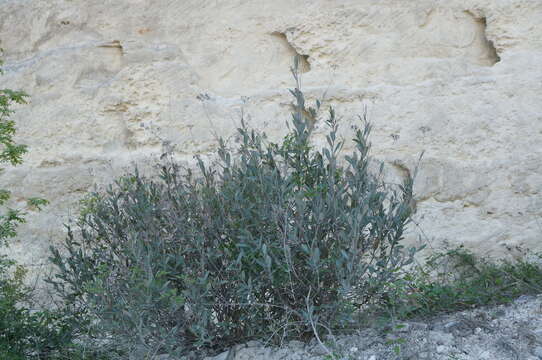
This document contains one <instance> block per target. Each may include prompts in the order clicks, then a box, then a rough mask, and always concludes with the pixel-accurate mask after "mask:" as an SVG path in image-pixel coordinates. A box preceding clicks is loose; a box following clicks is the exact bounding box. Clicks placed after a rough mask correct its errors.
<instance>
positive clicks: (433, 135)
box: [0, 0, 542, 265]
mask: <svg viewBox="0 0 542 360" xmlns="http://www.w3.org/2000/svg"><path fill="white" fill-rule="evenodd" d="M540 20H542V1H540V0H426V1H425V0H411V1H406V0H379V1H374V0H355V1H354V0H341V1H337V0H310V1H309V0H297V1H291V0H290V1H286V0H273V1H268V0H182V1H180V0H115V1H98V0H0V41H1V43H0V46H1V47H2V48H4V49H5V51H6V53H5V56H4V59H5V60H6V64H5V67H4V69H5V71H6V73H5V75H4V76H2V77H0V81H1V82H2V84H1V87H9V88H21V89H24V90H26V91H27V92H28V93H29V94H30V95H31V103H30V105H27V106H22V107H20V108H19V109H17V113H16V115H15V119H16V121H17V123H18V124H19V133H18V139H19V141H20V142H22V143H26V144H28V145H29V147H30V152H29V153H28V155H27V156H26V157H25V163H24V164H23V165H22V166H19V167H16V168H9V169H7V171H6V172H4V173H3V174H2V175H1V177H0V181H1V187H5V188H9V189H12V190H13V196H14V205H22V204H23V202H22V199H23V198H24V197H28V196H42V197H45V198H47V199H49V200H50V201H51V205H50V206H49V207H48V208H47V209H46V210H45V211H44V212H42V213H39V214H38V213H34V212H30V216H29V218H28V220H29V222H28V224H27V225H25V226H23V227H21V229H20V232H19V237H18V239H16V241H15V242H14V243H13V245H12V247H11V249H10V252H11V255H13V256H15V257H16V258H17V259H18V260H20V261H22V262H23V263H26V264H27V265H39V264H40V263H42V262H43V260H44V258H45V256H46V255H45V254H46V250H47V247H48V245H49V244H50V243H51V242H55V241H58V239H61V238H62V237H63V236H64V235H63V228H62V223H64V222H66V221H67V220H68V219H69V217H70V216H73V215H74V214H76V212H77V201H78V199H80V198H81V196H82V195H83V194H85V192H86V191H88V190H89V189H92V187H93V186H94V185H95V184H105V183H108V182H109V181H111V180H112V179H113V178H114V177H115V176H117V175H118V174H120V173H122V172H123V171H125V170H126V169H129V168H130V167H131V166H132V164H133V163H138V164H140V166H143V167H145V166H151V164H152V163H153V161H154V160H155V159H156V157H157V156H159V155H160V154H162V153H163V152H164V151H165V149H166V148H171V147H172V146H174V147H175V150H174V151H175V155H176V156H177V157H178V158H179V159H180V160H182V161H188V162H189V161H191V159H192V156H193V155H194V154H203V155H205V154H207V153H209V152H211V151H212V150H213V149H214V148H215V144H216V141H215V138H216V135H221V136H225V137H228V136H229V135H231V134H233V133H234V129H235V128H236V126H237V125H238V124H239V119H240V117H241V113H244V116H245V117H247V119H248V122H249V124H250V125H251V126H253V127H255V128H259V129H262V130H265V131H266V132H267V133H268V134H270V135H271V136H272V137H275V138H278V137H279V136H281V135H283V134H284V132H285V126H284V124H285V121H286V120H287V119H288V112H289V111H290V110H291V98H290V95H289V94H288V92H287V88H288V87H291V86H292V84H293V82H292V79H291V75H290V73H289V66H290V65H291V62H292V57H293V55H295V54H299V55H302V56H303V64H302V65H303V71H304V73H303V88H304V90H305V92H306V94H307V95H308V97H309V98H311V99H316V98H320V97H322V96H323V97H324V98H325V103H326V104H329V105H333V106H335V107H336V110H337V112H338V114H339V115H340V116H341V117H342V122H343V127H342V129H343V135H344V136H346V137H348V136H349V135H350V133H349V131H350V125H352V124H354V123H357V122H358V121H359V120H358V118H357V115H359V114H362V113H363V112H364V109H367V112H368V116H369V119H370V120H371V122H372V123H373V125H374V131H373V135H372V143H373V150H374V151H373V154H374V155H375V157H376V158H378V159H380V160H383V161H385V162H386V163H387V164H388V165H389V167H390V169H392V170H393V171H392V173H394V174H395V175H394V176H397V177H399V176H401V174H404V172H405V171H412V169H413V168H414V166H415V164H416V161H417V159H418V157H419V155H420V153H421V152H422V151H425V155H424V158H423V161H422V163H421V167H420V172H419V174H418V178H417V186H416V192H417V214H416V222H417V223H418V224H419V227H412V232H411V234H410V236H411V237H414V236H415V235H416V234H420V233H422V231H423V234H424V237H425V238H426V239H427V240H429V242H430V246H432V247H434V248H438V247H439V246H441V245H442V244H443V243H444V242H446V241H448V242H450V243H451V244H465V245H466V246H468V247H470V248H471V249H474V250H476V251H478V252H479V253H481V254H489V255H495V256H509V255H513V256H517V255H520V254H521V251H527V252H531V253H532V252H534V251H539V250H542V242H541V239H542V216H541V215H542V194H541V193H540V190H541V187H542V157H541V155H542V143H541V140H542V26H540ZM322 130H323V126H322V124H321V121H320V122H317V123H316V132H315V134H314V141H315V142H316V143H318V142H319V141H321V140H322V136H321V134H322ZM145 164H146V165H145ZM392 175H393V174H392ZM522 249H523V250H522Z"/></svg>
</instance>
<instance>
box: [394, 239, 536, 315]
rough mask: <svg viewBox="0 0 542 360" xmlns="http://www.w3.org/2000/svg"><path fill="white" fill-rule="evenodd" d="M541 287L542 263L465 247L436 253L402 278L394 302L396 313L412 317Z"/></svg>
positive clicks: (501, 301) (511, 297) (500, 301)
mask: <svg viewBox="0 0 542 360" xmlns="http://www.w3.org/2000/svg"><path fill="white" fill-rule="evenodd" d="M541 292H542V266H540V265H538V264H536V263H533V262H527V261H524V260H519V261H515V262H510V261H500V262H490V261H488V260H486V259H482V258H479V257H477V256H475V255H474V254H473V253H472V252H470V251H468V250H466V249H465V248H463V247H459V248H457V249H453V250H449V251H446V252H443V253H437V254H434V255H431V256H430V257H429V258H428V259H427V263H426V264H425V266H423V267H420V268H419V269H418V270H417V272H415V273H413V274H411V275H410V276H409V277H406V278H404V279H403V281H402V282H398V283H396V284H395V289H394V292H393V294H392V295H390V296H389V299H390V301H389V302H388V305H389V309H390V310H393V312H394V313H395V315H396V316H398V317H400V318H408V317H413V316H430V315H434V314H437V313H441V312H453V311H460V310H465V309H470V308H473V307H477V306H483V305H497V304H506V303H509V302H511V301H513V300H514V299H516V298H517V297H519V296H521V295H525V294H537V293H541Z"/></svg>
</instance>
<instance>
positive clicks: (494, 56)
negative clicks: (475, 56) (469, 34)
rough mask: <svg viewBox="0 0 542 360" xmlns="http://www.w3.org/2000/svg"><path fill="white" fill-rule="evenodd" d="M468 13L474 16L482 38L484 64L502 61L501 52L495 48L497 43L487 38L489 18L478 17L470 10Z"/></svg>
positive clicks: (481, 59) (491, 64)
mask: <svg viewBox="0 0 542 360" xmlns="http://www.w3.org/2000/svg"><path fill="white" fill-rule="evenodd" d="M466 13H467V14H469V15H470V16H472V17H473V18H474V20H475V22H476V24H477V26H478V29H479V34H480V37H481V38H482V39H481V46H482V49H480V50H481V51H480V53H481V56H480V61H481V63H482V64H483V65H486V66H493V65H495V64H496V63H498V62H499V61H501V58H500V57H499V54H498V53H497V49H496V48H495V45H494V44H493V41H491V40H489V39H488V38H487V20H486V18H485V17H477V16H475V15H474V14H473V13H471V12H470V11H466Z"/></svg>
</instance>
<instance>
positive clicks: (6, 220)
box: [0, 50, 47, 245]
mask: <svg viewBox="0 0 542 360" xmlns="http://www.w3.org/2000/svg"><path fill="white" fill-rule="evenodd" d="M0 51H1V50H0ZM2 64H3V62H2V60H0V66H1V65H2ZM0 74H3V71H2V69H1V68H0ZM27 98H28V94H26V93H25V92H24V91H15V90H11V89H0V163H8V164H11V165H19V164H21V163H22V162H23V155H24V154H25V153H26V152H27V147H26V145H22V144H17V143H15V140H14V139H13V137H14V136H15V132H16V128H15V121H13V120H12V119H11V118H10V116H11V114H12V113H13V109H12V106H13V105H15V104H26V99H27ZM3 170H4V169H2V168H0V172H1V171H3ZM9 198H10V192H9V191H8V190H6V189H0V206H5V204H6V202H7V201H8V200H9ZM46 203H47V201H46V200H44V199H40V198H29V199H28V204H29V206H33V207H37V208H38V209H39V208H40V207H41V206H43V205H45V204H46ZM23 222H24V212H23V211H21V210H16V209H12V208H9V207H8V208H7V209H6V210H5V211H4V212H3V213H2V214H0V245H5V244H6V243H7V239H8V238H11V237H14V236H15V235H16V232H15V228H16V226H17V225H18V224H20V223H23Z"/></svg>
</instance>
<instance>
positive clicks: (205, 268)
mask: <svg viewBox="0 0 542 360" xmlns="http://www.w3.org/2000/svg"><path fill="white" fill-rule="evenodd" d="M293 74H294V77H295V79H296V80H297V85H298V86H297V87H296V88H295V89H294V90H291V94H292V95H293V97H294V99H295V112H294V113H293V114H292V121H291V122H290V124H289V133H288V134H287V135H286V137H285V138H284V140H283V141H282V142H280V143H273V142H269V141H268V140H267V137H266V136H265V134H263V133H260V132H257V131H255V130H251V129H249V128H248V126H247V125H246V123H245V122H244V121H242V124H241V128H240V129H238V139H239V145H238V146H236V147H234V148H230V147H229V145H228V144H226V142H224V141H223V140H220V143H219V149H218V152H217V160H216V161H215V162H214V163H212V164H211V165H207V164H205V163H204V162H203V161H202V160H201V159H198V169H197V171H191V170H189V169H183V168H181V167H180V166H178V165H177V164H175V163H174V162H166V163H165V164H163V165H162V166H161V169H160V173H159V176H158V178H154V179H150V178H146V177H144V176H142V175H140V174H139V173H138V172H137V171H135V172H134V173H132V174H130V175H128V176H125V177H123V178H121V179H119V180H118V181H117V182H116V183H115V184H114V185H113V186H111V187H109V189H108V190H107V191H106V192H105V193H95V194H92V195H91V196H89V197H87V198H86V199H85V200H84V203H85V204H86V207H85V208H84V209H83V211H82V216H81V218H80V220H79V221H78V223H77V224H76V226H75V227H73V226H71V227H69V228H68V229H69V235H68V237H67V238H66V240H65V241H64V249H58V248H52V257H51V260H52V262H53V263H54V264H55V265H56V266H57V268H58V274H57V276H56V278H54V279H51V280H50V281H51V283H52V284H53V286H54V287H55V288H56V290H57V291H58V294H59V295H61V296H62V297H63V299H65V300H66V302H67V303H68V304H69V305H70V306H72V307H73V309H75V310H74V311H76V312H77V313H78V314H82V315H85V316H88V319H94V320H95V321H94V322H93V323H92V324H93V325H94V326H95V327H94V328H93V334H96V335H99V336H98V337H97V338H96V341H97V343H99V344H101V346H102V347H104V346H105V347H107V346H110V348H115V349H118V350H120V351H123V352H129V353H131V354H133V355H134V356H135V357H137V358H140V359H145V358H151V357H152V356H154V355H155V354H158V353H169V354H171V355H180V354H183V355H185V354H188V353H190V352H193V351H207V352H215V351H220V350H221V349H224V348H227V347H229V346H231V345H234V344H237V343H239V342H244V341H248V340H251V339H263V340H266V341H272V342H275V343H280V342H281V341H283V340H287V339H306V338H308V337H310V336H312V335H313V334H316V335H317V334H318V333H321V332H326V333H327V332H329V331H333V330H337V329H347V328H350V327H352V326H353V325H355V324H354V318H355V313H356V311H357V310H359V309H360V308H361V307H363V306H365V305H367V304H370V303H374V302H378V301H379V300H380V298H381V296H382V295H383V294H384V293H385V292H386V291H387V290H388V288H389V284H393V283H394V282H396V281H397V280H398V279H400V278H401V277H402V276H403V272H402V269H403V268H404V267H405V266H406V265H407V264H409V263H410V262H411V260H412V255H413V252H414V250H413V249H412V251H406V249H404V248H403V246H402V245H401V240H402V239H403V234H404V231H405V227H406V226H407V224H408V223H409V219H410V214H411V207H410V201H411V199H412V179H407V181H406V182H405V183H404V184H403V185H401V186H396V185H393V186H392V185H389V184H387V183H385V182H384V181H383V180H382V176H381V172H380V173H377V174H373V173H371V172H370V171H369V164H370V158H369V156H368V154H369V149H370V145H369V143H368V136H369V134H370V126H369V125H368V124H365V125H364V126H363V127H362V128H359V129H356V131H355V136H354V139H353V141H354V143H355V150H354V151H353V153H352V154H350V155H349V156H346V157H345V158H344V162H342V161H341V160H340V159H339V157H338V154H339V152H340V150H341V149H342V147H343V141H342V140H341V139H339V138H338V136H337V131H338V126H339V125H338V121H337V118H336V116H335V112H334V111H333V109H330V110H329V113H328V116H327V120H326V124H327V126H328V129H329V130H328V133H327V136H326V140H327V146H326V147H324V148H323V149H321V150H318V149H315V148H313V146H312V145H311V143H310V135H311V129H312V124H311V120H309V119H308V118H307V115H306V114H309V116H310V119H313V118H315V117H316V115H317V112H318V111H319V109H320V106H321V104H320V102H317V104H316V108H306V106H305V98H304V95H303V93H302V92H301V90H300V89H299V78H298V73H297V71H296V69H295V68H294V69H293ZM381 171H382V169H381ZM100 336H101V337H100ZM109 337H112V338H114V339H115V341H114V342H111V341H109V342H108V341H106V339H108V338H109Z"/></svg>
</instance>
